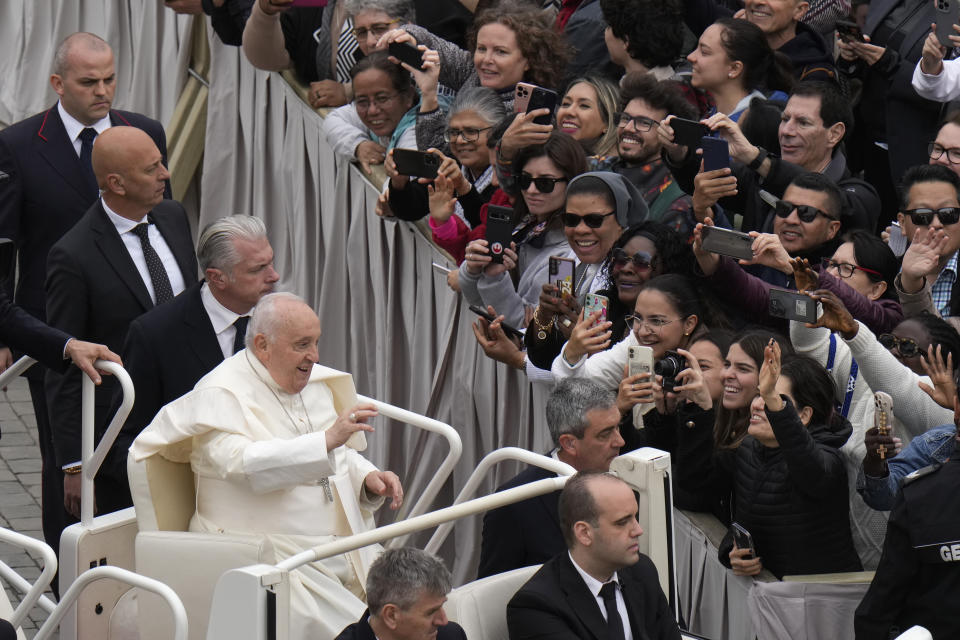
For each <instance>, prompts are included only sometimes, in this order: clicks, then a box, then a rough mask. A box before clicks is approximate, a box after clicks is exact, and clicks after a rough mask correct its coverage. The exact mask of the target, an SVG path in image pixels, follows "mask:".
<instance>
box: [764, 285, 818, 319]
mask: <svg viewBox="0 0 960 640" xmlns="http://www.w3.org/2000/svg"><path fill="white" fill-rule="evenodd" d="M768 312H769V313H770V315H771V316H773V317H774V318H783V319H784V320H796V321H798V322H816V321H817V303H816V302H815V301H814V300H813V299H812V298H810V297H809V296H807V295H805V294H802V293H800V292H798V291H788V290H787V289H778V288H777V287H770V304H769V309H768Z"/></svg>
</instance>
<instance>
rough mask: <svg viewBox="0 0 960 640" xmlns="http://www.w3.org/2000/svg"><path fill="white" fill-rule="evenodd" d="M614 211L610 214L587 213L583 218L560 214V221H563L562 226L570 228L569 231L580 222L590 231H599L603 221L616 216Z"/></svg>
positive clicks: (573, 214)
mask: <svg viewBox="0 0 960 640" xmlns="http://www.w3.org/2000/svg"><path fill="white" fill-rule="evenodd" d="M616 213H617V212H616V211H611V212H610V213H588V214H586V215H584V216H578V215H577V214H575V213H561V214H560V220H562V221H563V226H565V227H570V228H571V229H572V228H573V227H575V226H577V225H579V224H580V223H581V222H582V223H583V224H585V225H587V226H588V227H590V228H591V229H599V228H600V227H601V226H602V225H603V219H604V218H606V217H608V216H612V215H616Z"/></svg>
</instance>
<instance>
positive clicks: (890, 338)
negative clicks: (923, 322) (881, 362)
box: [877, 333, 924, 358]
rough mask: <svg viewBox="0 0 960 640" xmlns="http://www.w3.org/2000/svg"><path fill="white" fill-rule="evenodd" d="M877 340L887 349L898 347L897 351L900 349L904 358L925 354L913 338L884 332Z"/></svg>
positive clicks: (891, 349)
mask: <svg viewBox="0 0 960 640" xmlns="http://www.w3.org/2000/svg"><path fill="white" fill-rule="evenodd" d="M877 341H878V342H879V343H880V344H881V346H883V348H884V349H886V350H887V351H893V348H894V347H896V348H897V351H899V352H900V355H901V356H903V357H904V358H912V357H914V356H917V355H920V356H922V355H924V353H923V350H922V349H921V348H920V346H919V345H918V344H917V341H916V340H914V339H913V338H898V337H897V336H895V335H893V334H892V333H882V334H880V337H878V338H877Z"/></svg>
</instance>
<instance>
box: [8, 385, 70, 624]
mask: <svg viewBox="0 0 960 640" xmlns="http://www.w3.org/2000/svg"><path fill="white" fill-rule="evenodd" d="M0 430H2V437H0V526H2V527H5V528H7V529H13V530H14V531H17V532H19V533H23V534H26V535H28V536H31V537H33V538H37V539H38V540H43V532H42V531H41V529H40V449H39V447H38V446H37V423H36V419H35V418H34V415H33V404H32V403H31V402H30V391H29V389H28V388H27V381H26V380H25V379H24V378H17V379H16V381H15V382H13V383H12V384H10V386H8V387H7V389H6V391H5V392H4V391H0ZM0 560H3V562H5V563H7V564H8V565H9V566H10V567H12V568H13V569H15V570H16V571H17V572H18V573H19V574H20V575H22V576H23V577H24V578H26V579H27V580H28V581H30V582H33V581H34V580H36V579H37V577H38V576H39V575H40V565H39V563H38V561H37V560H35V559H34V558H32V557H31V556H30V555H29V554H27V553H25V552H24V551H22V550H21V549H19V548H15V547H12V546H10V545H7V544H3V543H0ZM4 586H6V585H4ZM47 596H48V597H51V598H52V595H51V594H50V593H47ZM7 597H8V598H10V602H11V603H12V604H13V606H16V605H17V603H19V602H20V598H19V596H18V595H16V594H15V593H14V592H12V591H11V590H10V588H9V587H7ZM46 617H47V616H46V614H45V613H44V611H43V610H42V609H40V608H39V607H34V610H33V611H31V612H30V615H29V618H28V619H27V620H26V621H25V622H24V624H23V630H24V632H25V634H26V636H27V638H32V637H33V636H34V635H35V634H36V632H37V630H38V629H39V628H40V625H42V624H43V621H44V620H46ZM53 637H57V635H56V634H55V635H54V636H53Z"/></svg>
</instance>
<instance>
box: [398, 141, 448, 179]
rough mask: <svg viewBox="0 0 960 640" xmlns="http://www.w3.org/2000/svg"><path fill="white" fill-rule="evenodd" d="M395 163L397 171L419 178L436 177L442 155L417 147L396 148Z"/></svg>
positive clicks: (403, 174)
mask: <svg viewBox="0 0 960 640" xmlns="http://www.w3.org/2000/svg"><path fill="white" fill-rule="evenodd" d="M393 163H394V164H395V165H397V173H399V174H400V175H402V176H414V177H417V178H431V179H432V178H436V177H437V170H438V169H439V168H440V156H438V155H437V154H435V153H429V152H427V151H417V150H416V149H396V148H395V149H394V150H393Z"/></svg>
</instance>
